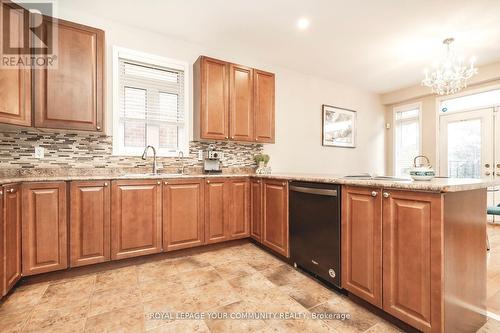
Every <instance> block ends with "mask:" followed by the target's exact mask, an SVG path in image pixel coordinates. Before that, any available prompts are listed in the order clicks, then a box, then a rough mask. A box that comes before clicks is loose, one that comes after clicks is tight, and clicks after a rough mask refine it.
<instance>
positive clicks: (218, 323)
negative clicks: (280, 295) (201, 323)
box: [205, 301, 266, 333]
mask: <svg viewBox="0 0 500 333" xmlns="http://www.w3.org/2000/svg"><path fill="white" fill-rule="evenodd" d="M255 311H256V310H255V309H254V308H253V307H252V306H251V305H249V304H247V303H245V302H243V301H240V302H235V303H231V304H228V305H225V306H222V307H220V308H218V309H217V310H215V311H214V312H216V313H218V316H217V317H216V318H217V319H205V323H206V324H207V326H208V328H209V329H210V332H212V333H217V332H242V333H250V332H254V331H256V330H259V329H262V328H263V327H265V326H266V323H265V322H264V321H263V320H261V319H252V320H249V319H238V318H231V317H230V316H231V314H233V315H235V314H237V313H251V312H255ZM224 315H226V316H227V317H224Z"/></svg>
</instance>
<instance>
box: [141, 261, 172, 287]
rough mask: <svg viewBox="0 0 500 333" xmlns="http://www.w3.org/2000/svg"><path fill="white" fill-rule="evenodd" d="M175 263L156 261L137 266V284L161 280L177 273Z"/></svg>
mask: <svg viewBox="0 0 500 333" xmlns="http://www.w3.org/2000/svg"><path fill="white" fill-rule="evenodd" d="M175 265H176V264H175V261H158V262H151V263H147V264H143V265H138V266H137V271H138V274H139V283H141V282H144V281H151V280H161V279H164V278H165V277H166V276H170V275H176V274H177V273H178V271H177V268H176V266H175Z"/></svg>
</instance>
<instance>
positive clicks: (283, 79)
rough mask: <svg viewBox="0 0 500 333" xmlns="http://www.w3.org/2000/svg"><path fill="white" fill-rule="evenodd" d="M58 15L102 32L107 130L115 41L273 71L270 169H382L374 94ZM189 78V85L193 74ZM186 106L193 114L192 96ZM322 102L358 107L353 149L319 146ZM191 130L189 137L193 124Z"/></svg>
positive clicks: (63, 12) (64, 11)
mask: <svg viewBox="0 0 500 333" xmlns="http://www.w3.org/2000/svg"><path fill="white" fill-rule="evenodd" d="M58 16H59V17H60V18H63V19H67V20H70V21H74V22H78V23H82V24H86V25H90V26H94V27H97V28H101V29H103V30H104V31H105V32H106V76H107V86H106V88H107V94H106V106H107V108H106V114H107V125H106V128H107V133H108V134H112V125H111V124H112V110H113V109H112V47H113V46H114V45H116V46H121V47H126V48H130V49H133V50H137V51H141V52H146V53H151V54H155V55H159V56H164V57H168V58H172V59H177V60H182V61H186V62H188V63H189V64H193V63H194V61H195V60H196V59H197V58H198V56H200V55H202V54H203V55H208V56H212V57H215V58H220V59H223V60H227V61H232V62H236V63H241V64H245V65H248V66H253V67H257V68H260V69H263V70H267V71H270V72H274V73H275V74H276V144H274V145H266V146H265V151H266V152H267V153H269V154H270V156H271V166H272V167H273V170H274V171H275V172H313V173H335V174H342V173H353V172H377V173H382V172H383V171H384V130H383V124H384V110H383V107H382V105H381V103H380V101H379V98H378V96H377V95H376V94H372V93H368V92H364V91H360V90H357V89H354V88H350V87H346V86H343V85H340V84H336V83H334V82H332V81H329V80H325V79H322V78H319V77H312V76H309V75H304V74H301V73H298V72H296V71H292V70H289V69H286V68H281V67H277V66H271V65H268V64H266V63H265V61H262V60H261V59H248V58H247V56H246V55H245V54H243V53H242V52H238V50H235V49H224V47H222V46H220V45H213V46H211V47H207V46H202V45H195V44H192V43H188V42H184V41H180V40H176V39H172V38H169V37H167V36H166V35H160V34H157V33H154V32H150V31H145V30H141V29H138V28H135V27H133V26H128V25H123V24H119V23H116V22H112V21H106V20H101V19H99V18H96V17H91V16H85V15H83V14H82V13H79V12H74V11H72V10H71V8H66V7H64V2H62V3H61V4H60V7H59V8H58ZM271 52H272V50H271ZM341 65H342V64H339V66H341ZM190 81H191V82H190V86H191V87H192V75H191V77H190ZM191 92H192V90H191ZM189 104H190V110H191V112H192V105H193V103H192V94H191V96H190V97H189ZM322 104H329V105H334V106H339V107H344V108H348V109H353V110H357V111H358V117H357V119H358V134H357V148H355V149H352V148H332V147H323V146H322V145H321V118H322V117H321V105H322ZM191 118H192V117H191ZM190 130H191V137H192V126H191V129H190Z"/></svg>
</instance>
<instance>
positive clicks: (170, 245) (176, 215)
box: [163, 179, 205, 251]
mask: <svg viewBox="0 0 500 333" xmlns="http://www.w3.org/2000/svg"><path fill="white" fill-rule="evenodd" d="M203 203H204V191H203V180H201V179H182V180H168V181H165V182H164V184H163V247H164V249H165V250H166V251H170V250H178V249H183V248H188V247H193V246H197V245H202V244H204V243H205V228H204V222H205V221H204V206H203Z"/></svg>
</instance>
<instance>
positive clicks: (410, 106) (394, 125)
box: [392, 102, 422, 176]
mask: <svg viewBox="0 0 500 333" xmlns="http://www.w3.org/2000/svg"><path fill="white" fill-rule="evenodd" d="M415 109H418V154H419V155H422V102H417V103H411V104H404V105H399V106H396V107H394V108H393V109H392V170H393V174H394V175H395V176H404V175H400V174H398V173H397V157H396V152H397V148H396V146H397V142H396V130H397V126H398V123H399V122H400V121H401V120H398V119H397V114H398V113H399V112H405V111H411V110H415Z"/></svg>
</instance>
